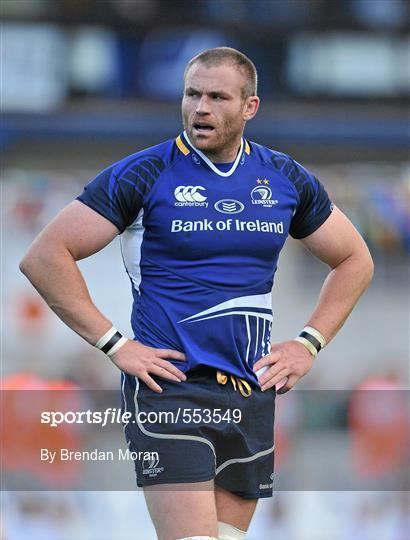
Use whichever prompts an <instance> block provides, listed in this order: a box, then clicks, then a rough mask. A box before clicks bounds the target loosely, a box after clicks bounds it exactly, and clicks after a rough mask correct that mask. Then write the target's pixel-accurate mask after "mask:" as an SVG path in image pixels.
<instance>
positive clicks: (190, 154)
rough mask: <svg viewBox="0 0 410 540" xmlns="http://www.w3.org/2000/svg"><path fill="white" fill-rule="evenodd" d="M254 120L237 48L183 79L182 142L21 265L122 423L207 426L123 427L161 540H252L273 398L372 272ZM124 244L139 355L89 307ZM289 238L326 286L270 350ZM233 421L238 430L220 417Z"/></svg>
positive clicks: (93, 193) (109, 185)
mask: <svg viewBox="0 0 410 540" xmlns="http://www.w3.org/2000/svg"><path fill="white" fill-rule="evenodd" d="M258 107H259V98H258V97H257V73H256V69H255V66H254V65H253V63H252V62H251V60H249V58H247V57H246V56H245V55H243V54H242V53H240V52H239V51H236V50H234V49H231V48H228V47H219V48H215V49H210V50H207V51H205V52H203V53H201V54H199V55H197V56H196V57H194V58H193V59H192V60H191V61H190V62H189V63H188V66H187V68H186V71H185V76H184V92H183V99H182V118H183V125H184V131H183V132H182V133H180V134H179V135H178V136H177V137H176V138H174V139H172V140H169V141H166V142H163V143H162V144H159V145H157V146H154V147H151V148H147V149H144V150H142V151H139V152H137V153H135V154H132V155H130V156H127V157H125V158H124V159H122V160H120V161H119V162H117V163H115V164H113V165H111V166H110V167H108V168H107V169H105V170H104V171H102V172H101V173H99V174H98V175H97V176H96V177H95V178H94V179H93V180H92V181H91V182H89V183H88V184H87V185H86V187H85V188H84V191H83V193H82V194H80V195H79V196H78V198H77V200H75V201H73V202H72V203H71V204H69V205H68V206H67V207H66V208H64V209H63V210H62V211H61V212H60V213H59V214H58V216H57V217H56V218H55V219H54V220H53V221H52V222H51V223H50V224H49V225H48V226H47V227H46V228H45V229H44V231H43V232H42V233H41V234H40V235H39V237H38V238H37V239H36V240H35V241H34V243H33V244H32V246H31V247H30V249H29V251H28V253H27V254H26V256H25V257H24V259H23V261H22V262H21V265H20V266H21V270H22V271H23V273H24V274H25V275H26V276H27V277H28V279H29V280H30V281H31V282H32V284H33V285H34V286H35V287H36V289H37V290H38V291H39V292H40V294H41V295H42V296H43V297H44V299H45V300H46V302H47V303H48V304H49V305H50V307H51V308H52V309H53V310H54V311H55V313H56V314H57V315H58V316H59V317H60V318H61V319H62V320H63V321H64V322H65V323H66V324H67V325H68V326H69V327H70V328H72V329H73V330H74V331H75V332H77V333H78V334H79V335H80V336H82V337H83V338H84V339H85V340H87V341H88V342H89V343H90V344H92V345H94V346H96V347H98V348H99V349H101V350H102V351H103V352H105V353H106V354H107V355H108V356H109V357H110V358H111V360H112V361H113V362H114V364H115V365H116V366H117V367H118V368H119V369H120V370H121V377H122V381H121V387H122V395H123V410H124V411H127V412H131V413H132V414H133V415H135V418H136V417H137V413H139V412H141V411H143V412H147V413H148V412H151V411H161V410H168V411H171V410H172V411H174V412H175V411H178V410H180V411H181V408H182V410H183V411H185V412H186V411H187V410H188V411H194V409H195V410H196V411H197V417H198V415H199V417H198V418H197V421H196V420H195V421H194V418H192V420H191V421H188V422H185V421H184V419H183V418H181V417H179V418H177V419H174V421H173V422H168V423H157V424H155V425H148V424H146V423H144V424H143V423H141V422H139V421H137V422H136V423H134V424H131V423H129V424H127V425H126V426H125V436H126V440H127V443H128V446H129V448H130V449H131V450H138V451H151V452H157V453H158V457H159V458H158V459H153V460H148V461H145V462H135V469H136V476H137V484H138V485H139V486H141V487H143V488H144V493H145V498H146V501H147V505H148V509H149V512H150V515H151V518H152V520H153V522H154V525H155V528H156V531H157V534H158V537H159V539H160V540H175V539H181V538H204V539H209V538H213V539H215V538H218V539H224V540H228V539H230V540H234V539H236V540H239V539H243V538H245V534H246V530H247V529H248V527H249V524H250V521H251V519H252V516H253V513H254V511H255V507H256V504H257V501H258V499H259V498H261V497H270V496H271V495H272V489H273V452H274V444H273V420H274V403H275V397H276V387H277V386H278V392H279V393H283V392H286V391H288V390H290V389H291V388H293V387H294V386H295V384H296V383H297V382H298V380H299V379H300V378H301V377H303V376H304V375H306V373H308V371H309V370H310V369H311V367H312V364H313V360H314V357H315V356H316V354H317V353H318V352H319V351H320V349H321V348H323V347H324V346H325V345H326V344H327V343H328V342H329V341H330V340H331V339H332V338H333V337H334V336H335V334H336V333H337V331H338V330H339V329H340V327H341V326H342V325H343V323H344V321H345V320H346V318H347V317H348V315H349V313H350V312H351V310H352V309H353V307H354V305H355V304H356V302H357V300H358V299H359V297H360V295H361V294H362V293H363V291H364V290H365V289H366V287H367V285H368V284H369V282H370V280H371V277H372V273H373V263H372V259H371V256H370V254H369V251H368V249H367V247H366V245H365V243H364V241H363V239H362V238H361V236H360V235H359V234H358V232H357V231H356V229H355V228H354V227H353V225H352V224H351V222H350V221H349V220H348V219H347V218H346V216H345V215H344V214H343V213H342V212H341V211H340V210H339V209H338V208H337V207H335V206H334V205H333V203H332V202H331V201H330V200H329V197H328V195H327V193H326V191H325V189H324V187H323V186H322V184H321V183H320V182H319V181H318V180H317V179H316V178H315V177H314V176H313V175H312V174H311V173H310V172H309V171H308V170H306V169H305V168H304V167H303V166H302V165H300V164H299V163H298V162H297V161H295V160H294V159H292V158H291V157H290V156H288V155H286V154H283V153H281V152H278V151H274V150H271V149H269V148H266V147H264V146H261V145H260V144H257V143H256V142H251V141H249V140H247V139H246V138H244V137H243V132H244V127H245V124H246V122H248V121H249V120H251V119H252V118H253V117H254V116H255V115H256V113H257V111H258ZM117 235H121V236H120V239H121V250H122V256H123V260H124V264H125V268H126V271H127V273H128V275H129V278H130V280H131V285H132V292H133V300H134V302H133V310H132V316H131V322H132V328H133V331H134V338H133V339H131V338H127V337H124V336H122V335H121V333H120V332H119V331H118V330H117V329H116V328H115V326H114V325H113V323H112V322H111V320H110V319H109V318H108V317H107V316H105V315H104V314H102V313H101V312H100V311H99V310H98V308H97V307H96V306H95V305H94V303H93V301H92V300H91V298H90V295H89V293H88V290H87V286H86V283H85V282H84V279H83V277H82V275H81V273H80V271H79V269H78V267H77V265H76V261H78V260H80V259H83V258H84V257H88V256H90V255H92V254H94V253H96V252H98V251H99V250H101V249H102V248H104V247H105V246H106V245H107V244H108V243H109V242H111V241H112V240H113V239H114V238H115V237H116V236H117ZM288 235H291V236H292V237H293V238H296V239H299V240H300V241H301V242H302V243H303V244H304V246H305V247H306V248H307V249H308V250H309V251H310V252H311V253H312V254H313V255H314V256H316V257H318V258H319V259H320V260H321V261H323V262H324V263H326V264H327V265H328V266H329V274H328V276H327V278H326V280H325V282H324V284H323V287H322V290H321V293H320V296H319V299H318V302H317V305H316V307H315V309H314V311H313V313H312V315H311V317H310V318H309V320H308V321H307V323H306V327H305V328H303V329H299V330H300V332H299V333H298V332H296V331H295V334H299V335H297V336H296V337H295V338H294V339H289V340H288V341H285V342H282V343H276V344H275V345H273V346H271V344H270V332H271V326H272V306H271V290H272V286H273V278H274V274H275V271H276V267H277V262H278V256H279V253H280V251H281V249H282V247H283V245H284V243H285V240H286V238H287V236H288ZM279 386H280V389H279ZM234 410H240V411H241V421H240V422H233V421H232V418H231V419H230V421H229V418H225V421H221V419H220V417H218V414H219V413H218V414H215V411H221V413H222V414H225V415H226V411H231V412H232V411H234ZM266 537H268V536H266Z"/></svg>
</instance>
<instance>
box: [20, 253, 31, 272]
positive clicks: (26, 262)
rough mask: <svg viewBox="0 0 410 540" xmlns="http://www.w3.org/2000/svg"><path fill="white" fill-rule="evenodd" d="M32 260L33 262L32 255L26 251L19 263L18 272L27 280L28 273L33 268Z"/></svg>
mask: <svg viewBox="0 0 410 540" xmlns="http://www.w3.org/2000/svg"><path fill="white" fill-rule="evenodd" d="M33 260H34V257H33V255H32V253H31V252H30V251H28V252H27V253H26V254H25V255H24V257H23V258H22V259H21V261H20V263H19V269H20V272H21V273H22V274H24V275H25V276H26V277H27V278H29V277H30V273H31V272H32V269H33V266H34V262H33Z"/></svg>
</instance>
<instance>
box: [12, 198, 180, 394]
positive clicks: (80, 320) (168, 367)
mask: <svg viewBox="0 0 410 540" xmlns="http://www.w3.org/2000/svg"><path fill="white" fill-rule="evenodd" d="M118 232H119V231H118V229H117V228H116V227H115V226H114V225H113V224H112V223H111V222H110V221H108V220H107V219H105V218H104V217H102V216H101V215H100V214H98V213H97V212H94V210H91V208H88V206H86V205H85V204H83V203H81V202H79V201H74V202H72V203H71V204H69V205H68V206H67V207H66V208H64V209H63V210H62V211H61V212H60V213H59V214H58V215H57V217H56V218H55V219H54V220H53V221H52V222H51V223H50V224H49V225H48V226H47V227H46V228H45V229H44V230H43V231H42V232H41V233H40V235H39V236H38V237H37V238H36V240H35V241H34V242H33V244H32V245H31V247H30V249H29V250H28V252H27V254H26V255H25V257H24V258H23V260H22V261H21V263H20V269H21V271H22V272H23V274H25V275H26V276H27V278H28V279H29V280H30V281H31V283H32V284H33V285H34V287H35V288H36V289H37V290H38V292H39V293H40V294H41V296H42V297H43V298H44V300H45V301H46V302H47V304H48V305H49V306H50V307H51V309H52V310H53V311H54V312H55V313H56V314H57V315H58V316H59V317H60V319H61V320H62V321H64V322H65V323H66V324H67V325H68V326H69V327H70V328H71V329H72V330H74V331H75V332H77V334H79V335H80V336H82V337H83V338H84V339H85V340H87V341H88V342H89V343H91V344H93V345H94V344H95V343H96V342H97V341H98V339H99V338H100V337H101V336H102V335H104V334H105V333H106V332H107V331H108V330H109V329H110V328H111V326H112V323H111V322H110V321H109V319H107V317H105V316H104V315H103V314H102V313H101V312H100V311H99V310H98V308H97V307H96V306H95V305H94V303H93V301H92V299H91V297H90V294H89V292H88V289H87V285H86V283H85V281H84V278H83V276H82V274H81V272H80V270H79V268H78V266H77V264H76V261H79V260H81V259H84V258H86V257H89V256H90V255H93V254H94V253H96V252H97V251H100V250H101V249H102V248H103V247H105V246H106V245H107V244H109V243H110V242H111V241H112V240H113V238H114V237H115V236H117V234H118ZM165 358H174V359H177V360H185V355H184V354H183V353H181V352H179V351H173V350H169V349H153V348H151V347H146V346H145V345H142V344H141V343H138V342H136V341H132V340H128V341H127V342H126V344H125V345H124V346H123V347H121V349H119V351H117V352H116V353H115V354H114V355H113V356H112V360H113V362H114V364H115V365H116V366H117V367H118V368H119V369H121V370H123V371H125V372H126V373H130V374H131V375H135V376H137V377H139V378H140V379H142V380H143V381H144V382H145V383H146V384H147V385H148V386H149V387H150V388H151V389H152V390H154V391H155V392H161V387H160V386H159V385H158V384H157V383H156V382H155V381H154V379H153V378H152V377H151V376H150V375H149V374H150V373H151V374H155V375H158V376H160V377H163V378H166V379H170V380H173V381H181V380H185V378H186V377H185V375H184V374H183V372H182V371H180V370H179V369H177V368H176V367H175V366H173V364H171V362H169V361H167V360H165Z"/></svg>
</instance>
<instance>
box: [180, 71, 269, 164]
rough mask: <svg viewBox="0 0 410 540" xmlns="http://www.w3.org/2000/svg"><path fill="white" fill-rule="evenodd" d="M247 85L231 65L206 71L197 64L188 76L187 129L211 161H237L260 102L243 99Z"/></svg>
mask: <svg viewBox="0 0 410 540" xmlns="http://www.w3.org/2000/svg"><path fill="white" fill-rule="evenodd" d="M245 84H246V77H245V75H244V74H243V73H242V71H240V70H239V69H238V67H237V66H233V65H230V64H222V65H220V66H217V67H206V66H204V65H203V64H201V63H200V62H197V63H195V64H194V65H193V66H192V67H191V68H190V69H189V71H188V73H187V75H186V78H185V85H184V97H183V99H182V119H183V123H184V128H185V130H186V132H187V134H188V137H189V139H190V140H191V142H192V144H193V145H194V146H195V147H196V148H198V150H202V151H203V152H204V153H205V154H207V155H208V157H210V158H211V159H212V158H214V159H215V160H219V161H224V160H225V159H227V160H228V159H230V158H231V156H232V155H233V158H232V159H235V155H234V154H233V153H234V152H236V151H237V149H238V146H239V144H240V138H241V136H242V133H243V128H244V125H245V122H246V121H247V120H249V119H250V118H252V117H253V116H254V115H255V114H256V110H257V108H258V104H259V100H258V98H257V97H255V96H253V97H251V98H247V99H244V97H243V94H242V89H243V88H244V86H245ZM255 100H256V101H255Z"/></svg>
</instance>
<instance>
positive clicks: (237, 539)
mask: <svg viewBox="0 0 410 540" xmlns="http://www.w3.org/2000/svg"><path fill="white" fill-rule="evenodd" d="M218 527H219V529H218V530H219V534H218V540H244V538H245V536H246V531H242V530H241V529H238V528H237V527H234V526H233V525H229V523H223V522H222V521H218Z"/></svg>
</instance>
